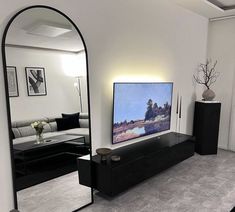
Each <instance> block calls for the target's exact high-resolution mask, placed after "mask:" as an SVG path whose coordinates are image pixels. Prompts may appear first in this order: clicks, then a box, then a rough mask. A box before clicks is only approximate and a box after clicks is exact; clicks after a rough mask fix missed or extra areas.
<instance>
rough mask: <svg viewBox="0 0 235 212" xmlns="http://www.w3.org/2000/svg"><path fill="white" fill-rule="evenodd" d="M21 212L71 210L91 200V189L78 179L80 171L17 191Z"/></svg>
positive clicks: (67, 211)
mask: <svg viewBox="0 0 235 212" xmlns="http://www.w3.org/2000/svg"><path fill="white" fill-rule="evenodd" d="M17 197H18V205H19V210H20V212H71V211H72V210H75V209H77V208H79V207H82V206H83V205H86V204H88V203H90V202H91V189H89V188H88V187H86V186H82V185H80V184H79V181H78V172H73V173H70V174H67V175H64V176H62V177H58V178H55V179H53V180H49V181H47V182H44V183H41V184H38V185H36V186H32V187H30V188H27V189H24V190H21V191H20V192H17Z"/></svg>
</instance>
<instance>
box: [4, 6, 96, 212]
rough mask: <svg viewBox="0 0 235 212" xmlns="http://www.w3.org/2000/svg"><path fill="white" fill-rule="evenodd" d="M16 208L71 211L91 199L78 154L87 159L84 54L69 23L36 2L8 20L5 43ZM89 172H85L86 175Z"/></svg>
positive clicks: (22, 210) (75, 32)
mask: <svg viewBox="0 0 235 212" xmlns="http://www.w3.org/2000/svg"><path fill="white" fill-rule="evenodd" d="M5 52H6V64H7V70H6V71H7V80H8V90H9V101H10V114H11V127H12V128H11V134H12V135H11V136H12V138H13V139H12V142H13V147H12V148H13V150H12V152H13V155H14V167H15V189H16V192H17V200H18V208H19V210H20V211H21V212H32V211H34V212H35V211H40V212H41V211H43V212H47V211H50V212H51V211H61V212H63V211H74V210H76V209H78V208H80V207H82V206H84V205H86V204H89V203H90V202H91V198H92V197H91V194H92V192H91V188H89V187H87V186H84V185H81V184H80V183H79V165H77V158H79V157H84V158H85V159H87V160H88V161H89V160H90V145H91V142H90V136H89V113H88V111H89V110H88V97H87V77H86V72H87V70H86V55H85V54H86V52H85V50H84V45H83V42H82V40H81V37H80V36H79V33H78V32H77V30H76V29H75V27H74V26H73V24H71V23H70V21H69V20H68V19H67V18H66V17H64V16H63V15H61V14H60V13H58V12H57V11H54V10H51V9H49V8H42V7H35V8H31V9H28V10H25V11H24V12H22V13H20V14H19V15H18V16H17V17H16V18H15V19H14V21H13V22H12V23H11V25H10V27H9V30H8V32H7V36H6V41H5ZM88 174H90V173H88Z"/></svg>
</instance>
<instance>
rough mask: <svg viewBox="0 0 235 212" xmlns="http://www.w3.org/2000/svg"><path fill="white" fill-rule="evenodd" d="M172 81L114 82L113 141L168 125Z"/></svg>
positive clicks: (137, 135)
mask: <svg viewBox="0 0 235 212" xmlns="http://www.w3.org/2000/svg"><path fill="white" fill-rule="evenodd" d="M172 89H173V83H114V85H113V95H114V97H113V127H112V129H113V130H112V137H113V138H112V143H113V144H116V143H120V142H123V141H127V140H130V139H134V138H138V137H142V136H146V135H150V134H154V133H158V132H162V131H165V130H169V129H170V121H171V104H172Z"/></svg>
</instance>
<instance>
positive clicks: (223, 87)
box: [208, 19, 235, 151]
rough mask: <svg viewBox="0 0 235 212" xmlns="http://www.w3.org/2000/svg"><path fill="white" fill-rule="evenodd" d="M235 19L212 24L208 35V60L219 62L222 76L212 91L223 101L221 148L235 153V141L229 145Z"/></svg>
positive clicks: (232, 94)
mask: <svg viewBox="0 0 235 212" xmlns="http://www.w3.org/2000/svg"><path fill="white" fill-rule="evenodd" d="M234 26H235V19H229V20H223V21H215V22H210V24H209V35H208V58H211V59H212V60H213V61H215V60H218V64H217V67H216V70H217V71H219V72H220V76H219V78H218V80H217V82H216V84H215V85H214V86H213V87H212V90H214V91H215V93H216V99H217V100H219V101H221V103H222V108H221V119H220V131H219V147H220V148H223V149H230V150H234V151H235V141H233V142H232V140H231V143H230V144H229V142H228V141H229V131H230V118H231V105H232V99H233V96H234V91H233V83H234V72H235V39H234V38H235V27H234ZM233 107H234V106H233Z"/></svg>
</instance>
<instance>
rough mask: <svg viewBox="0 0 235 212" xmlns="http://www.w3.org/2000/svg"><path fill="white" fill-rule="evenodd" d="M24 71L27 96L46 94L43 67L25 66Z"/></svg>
mask: <svg viewBox="0 0 235 212" xmlns="http://www.w3.org/2000/svg"><path fill="white" fill-rule="evenodd" d="M25 73H26V83H27V91H28V96H45V95H47V88H46V77H45V69H44V68H41V67H26V68H25Z"/></svg>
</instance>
